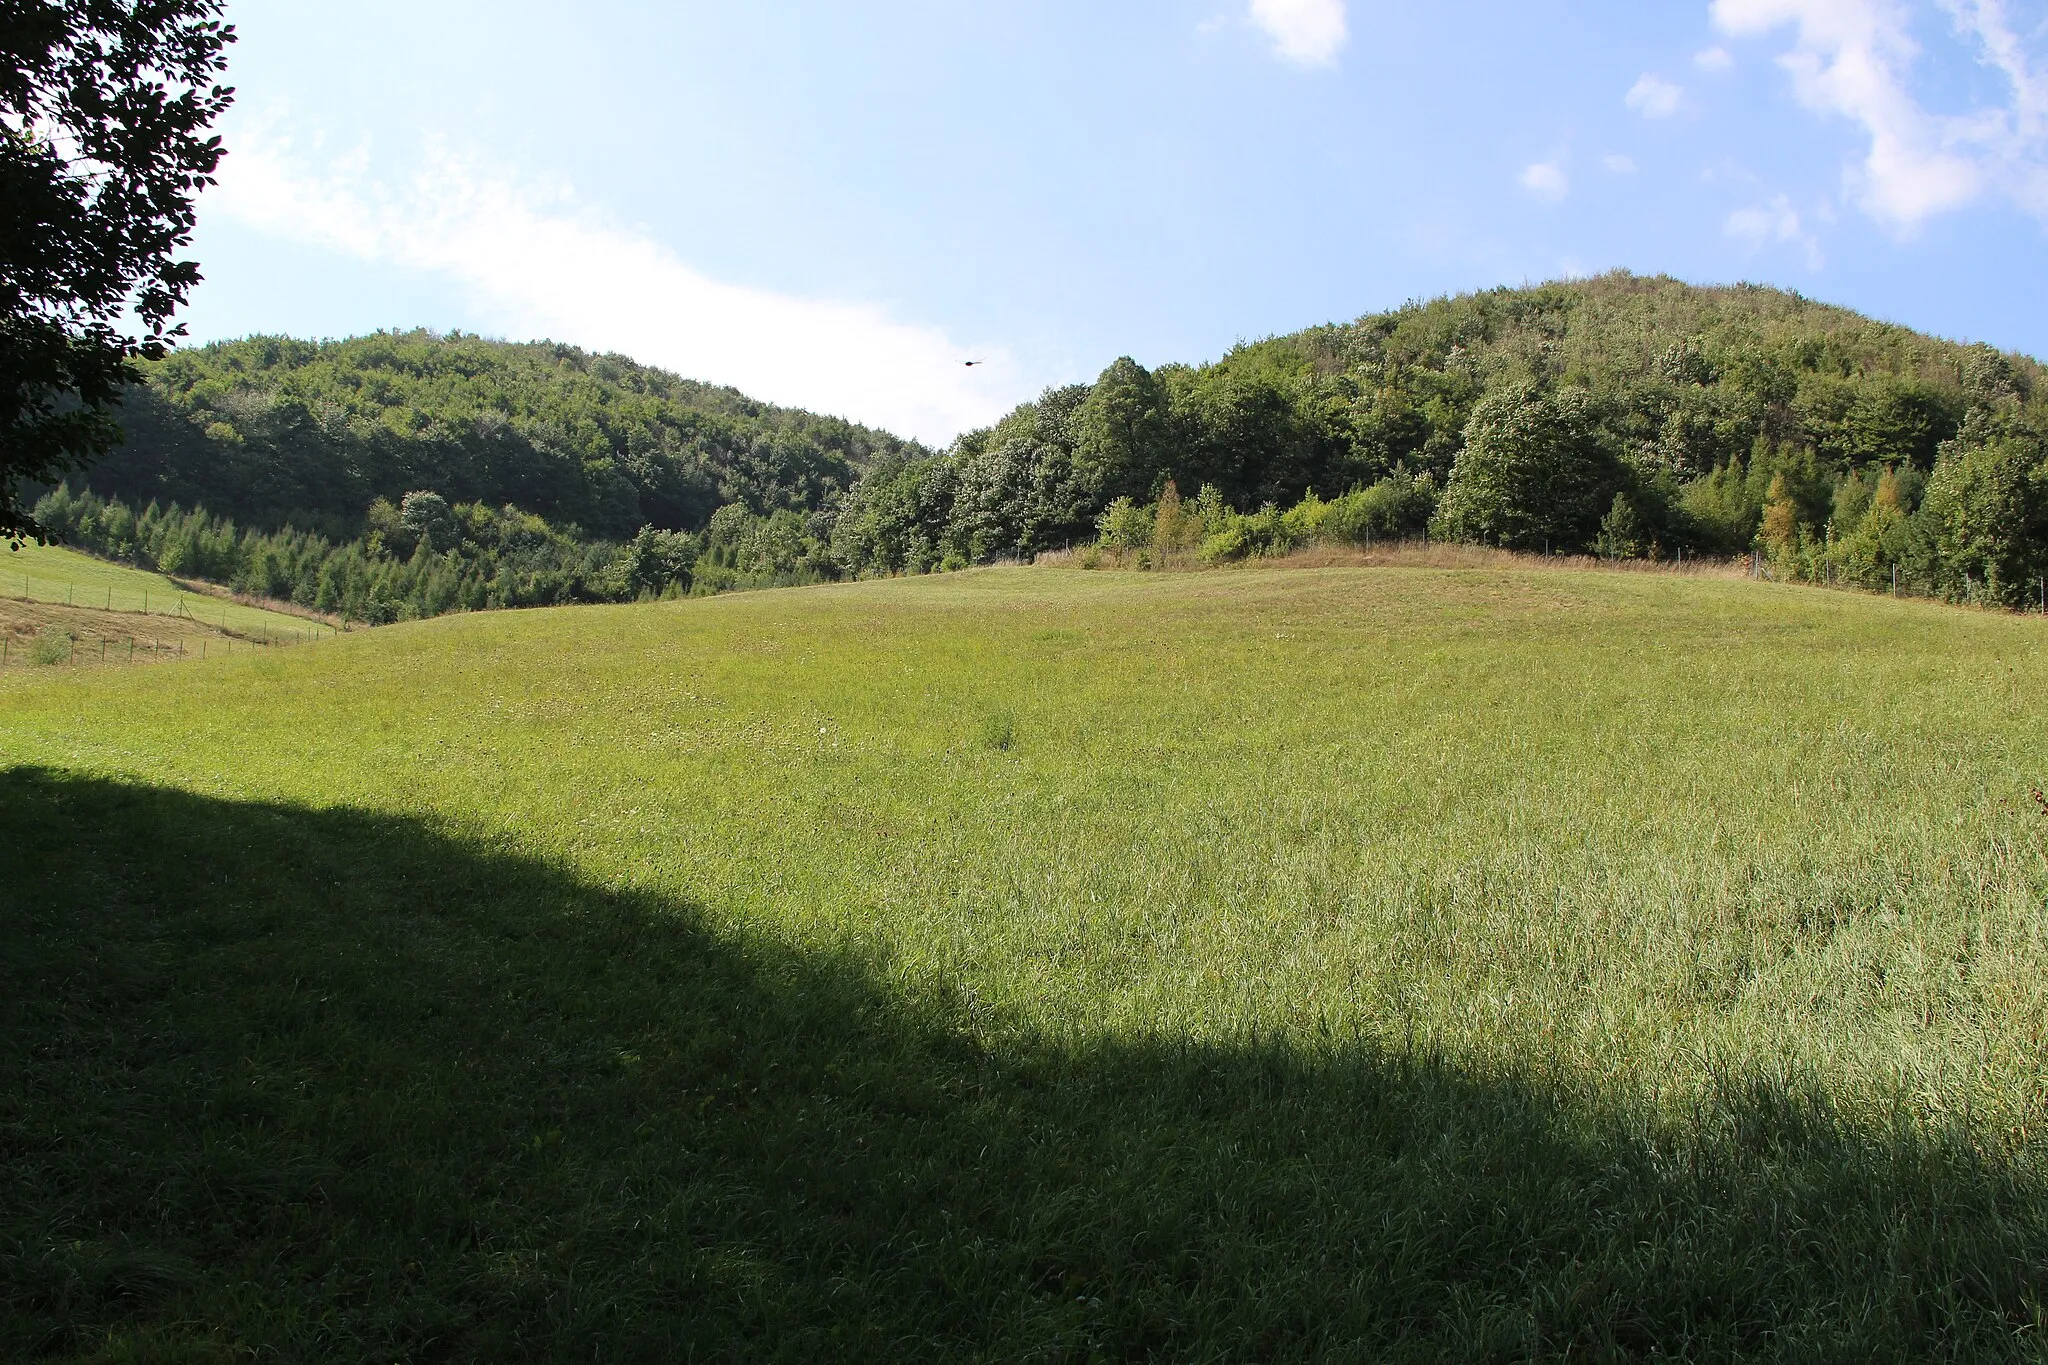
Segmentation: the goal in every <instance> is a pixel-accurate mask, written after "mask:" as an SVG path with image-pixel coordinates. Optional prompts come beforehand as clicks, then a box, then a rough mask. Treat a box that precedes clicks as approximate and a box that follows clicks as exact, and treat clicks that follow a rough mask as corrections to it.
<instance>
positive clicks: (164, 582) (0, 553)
mask: <svg viewBox="0 0 2048 1365" xmlns="http://www.w3.org/2000/svg"><path fill="white" fill-rule="evenodd" d="M0 597H15V598H22V599H25V600H28V601H32V602H48V603H53V604H61V605H64V606H71V607H88V608H97V609H99V610H101V611H117V612H137V613H146V614H148V615H152V616H178V617H184V618H188V619H192V620H196V621H202V622H204V623H205V624H207V625H209V626H214V627H217V628H219V629H221V630H223V631H228V632H232V633H234V634H236V635H241V636H244V637H248V638H255V639H263V640H266V641H275V642H278V643H284V642H288V641H296V640H314V639H324V638H325V637H326V636H328V635H331V634H333V633H334V628H333V627H332V626H330V625H328V624H327V623H326V622H324V621H316V620H310V619H308V618H306V617H303V616H295V615H292V614H291V613H289V612H283V611H269V610H266V609H264V608H262V607H255V606H250V605H248V604H247V603H244V602H237V601H233V600H231V599H229V598H227V597H224V596H219V595H216V594H213V593H206V592H195V591H193V590H192V589H190V588H188V587H186V586H185V585H183V584H181V583H178V582H177V581H176V580H174V579H171V578H167V577H165V576H164V575H163V574H160V573H152V572H149V571H148V570H145V569H137V568H133V567H131V566H129V565H126V564H115V563H111V562H109V561H107V560H104V559H96V558H94V557H93V556H91V555H86V554H80V553H79V552H78V551H76V550H67V549H65V548H64V547H63V546H61V545H38V544H36V543H34V542H33V541H30V542H27V543H25V544H22V545H20V546H18V547H15V548H14V549H12V550H9V549H6V548H4V547H0Z"/></svg>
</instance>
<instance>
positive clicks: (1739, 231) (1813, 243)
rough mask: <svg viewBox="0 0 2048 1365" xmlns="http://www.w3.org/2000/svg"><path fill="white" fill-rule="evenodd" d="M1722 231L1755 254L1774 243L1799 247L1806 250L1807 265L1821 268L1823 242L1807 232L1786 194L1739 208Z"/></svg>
mask: <svg viewBox="0 0 2048 1365" xmlns="http://www.w3.org/2000/svg"><path fill="white" fill-rule="evenodd" d="M1722 231H1723V232H1725V233H1726V234H1727V235H1728V236H1730V237H1733V238H1734V239H1735V240H1736V241H1738V242H1741V243H1742V244H1743V245H1745V246H1747V247H1748V248H1749V249H1750V251H1751V252H1752V253H1755V252H1758V251H1762V250H1763V249H1764V248H1765V247H1767V246H1770V245H1772V244H1774V243H1776V244H1780V245H1783V244H1795V245H1797V246H1799V247H1801V248H1803V249H1804V251H1805V253H1806V263H1807V265H1809V266H1811V267H1812V268H1813V269H1815V270H1818V269H1820V266H1821V258H1820V243H1819V242H1818V241H1817V240H1815V239H1814V237H1813V236H1812V234H1810V233H1808V232H1807V231H1806V230H1805V227H1804V225H1803V224H1802V223H1801V222H1800V220H1799V213H1798V210H1796V209H1794V208H1793V207H1792V201H1791V200H1790V199H1788V198H1787V197H1786V196H1784V195H1782V194H1780V195H1774V196H1772V198H1771V200H1770V201H1769V202H1768V203H1764V204H1755V205H1752V206H1750V207H1749V208H1743V209H1737V210H1736V211H1735V212H1733V213H1731V214H1729V215H1728V221H1727V222H1725V223H1724V224H1722Z"/></svg>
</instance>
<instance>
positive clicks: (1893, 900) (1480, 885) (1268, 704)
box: [0, 570, 2048, 1359]
mask: <svg viewBox="0 0 2048 1365" xmlns="http://www.w3.org/2000/svg"><path fill="white" fill-rule="evenodd" d="M2042 629H2043V627H2042V623H2041V622H2039V621H2037V620H2027V619H2016V618H2010V617H2004V616H1989V615H1977V614H1970V613H1964V612H1958V611H1954V610H1949V609H1944V608H1939V607H1932V606H1928V605H1924V604H1917V603H1895V602H1892V601H1889V600H1884V599H1876V598H1864V597H1856V596H1848V595H1836V594H1830V593H1824V592H1818V591H1813V590H1799V589H1786V588H1777V587H1773V586H1770V585H1762V584H1752V583H1748V582H1740V581H1724V580H1699V579H1680V578H1663V577H1653V576H1647V575H1612V574H1599V573H1562V572H1552V573H1541V572H1507V571H1462V572H1437V571H1423V570H1407V571H1386V570H1377V571H1373V570H1368V571H1359V570H1328V571H1291V572H1280V571H1245V572H1231V573H1218V574H1204V575H1186V576H1176V575H1152V576H1124V575H1114V574H1082V573H1076V572H1062V571H1044V570H1040V571H997V572H985V573H975V574H967V575H958V576H952V577H948V578H945V579H929V580H910V581H898V582H888V583H872V584H849V585H839V586H832V587H826V588H820V589H808V590H801V591H793V592H781V593H763V594H752V595H744V596H736V597H730V598H721V599H713V600H705V601H693V602H687V603H680V604H667V605H660V606H650V607H632V608H582V609H575V610H569V611H559V612H534V613H518V614H495V615H479V616H470V617H460V618H452V619H448V620H444V621H439V622H433V623H427V624H423V625H418V626H400V627H394V628H390V629H387V630H382V631H377V632H373V633H370V634H367V635H360V636H352V637H346V638H344V639H341V640H339V641H336V642H335V643H333V644H332V645H330V646H327V647H324V648H322V649H321V650H317V651H293V652H290V653H288V654H284V655H278V656H262V657H257V658H251V659H246V660H230V661H226V662H224V663H216V664H208V665H205V666H198V667H184V668H178V669H163V670H139V671H133V672H125V671H124V672H121V673H110V674H102V675H97V676H89V677H85V678H77V679H71V680H66V681H64V682H62V683H48V682H40V683H38V682H31V681H28V680H24V679H22V678H20V677H16V678H13V679H8V680H4V681H0V755H4V760H5V762H6V764H7V765H8V768H7V770H6V772H5V774H4V776H0V846H5V847H8V848H11V849H21V850H25V853H24V855H23V858H22V862H21V870H20V871H19V872H11V873H10V875H9V876H8V877H7V879H6V880H5V882H4V883H0V934H4V935H5V945H4V949H0V1029H4V1033H0V1144H4V1151H5V1153H6V1161H5V1163H4V1168H0V1169H4V1170H5V1172H6V1174H5V1175H4V1176H0V1180H5V1181H6V1182H7V1183H6V1185H5V1187H4V1188H0V1292H4V1294H5V1298H4V1300H0V1313H4V1316H0V1345H4V1346H6V1347H7V1348H9V1349H11V1350H13V1351H14V1352H16V1353H20V1352H23V1351H26V1350H29V1349H31V1348H33V1349H39V1350H43V1351H47V1352H51V1353H54V1354H58V1355H64V1354H67V1353H68V1354H72V1355H76V1356H79V1357H83V1358H106V1359H123V1358H132V1357H149V1358H167V1357H168V1355H169V1354H170V1352H171V1351H172V1348H173V1346H174V1345H176V1346H182V1347H183V1348H184V1349H186V1350H188V1351H189V1352H190V1356H189V1358H192V1359H213V1358H216V1357H218V1358H226V1357H227V1356H228V1354H229V1348H230V1346H232V1345H236V1344H240V1345H245V1346H259V1345H269V1346H272V1347H274V1348H276V1349H278V1350H280V1351H282V1352H283V1353H284V1354H286V1355H293V1356H305V1355H321V1354H325V1355H330V1356H333V1357H335V1358H348V1359H354V1358H358V1357H359V1356H363V1355H365V1354H373V1353H377V1352H382V1353H383V1354H385V1355H388V1356H394V1357H396V1356H417V1357H420V1358H433V1357H436V1356H444V1355H445V1356H455V1357H460V1356H465V1355H469V1354H483V1355H488V1356H492V1357H495V1358H521V1357H556V1358H568V1357H571V1356H575V1357H578V1358H605V1359H613V1358H649V1359H659V1358H673V1357H674V1356H675V1355H676V1354H679V1353H681V1352H682V1351H683V1350H684V1349H685V1348H688V1347H691V1346H695V1347H697V1348H700V1349H706V1350H712V1351H723V1350H728V1349H732V1348H733V1347H734V1344H735V1343H736V1342H739V1341H746V1342H748V1343H749V1345H750V1349H751V1351H752V1352H753V1353H755V1354H760V1355H782V1356H790V1357H802V1356H816V1355H820V1354H822V1355H826V1356H834V1357H849V1358H850V1357H858V1356H862V1355H866V1356H870V1357H872V1356H875V1355H878V1354H882V1353H887V1354H892V1355H959V1354H986V1355H988V1356H990V1357H995V1358H1025V1357H1031V1358H1040V1357H1044V1358H1077V1359H1080V1358H1087V1357H1088V1356H1090V1355H1091V1354H1106V1355H1113V1356H1130V1355H1142V1354H1144V1353H1146V1352H1156V1353H1161V1354H1165V1355H1169V1356H1172V1357H1174V1358H1178V1359H1189V1358H1206V1357H1216V1356H1220V1355H1224V1354H1235V1355H1248V1354H1253V1353H1257V1354H1261V1355H1268V1356H1286V1355H1297V1354H1316V1353H1318V1352H1329V1351H1341V1352H1343V1353H1351V1352H1354V1351H1355V1352H1356V1353H1358V1354H1360V1355H1363V1356H1368V1357H1379V1358H1389V1357H1396V1356H1401V1355H1404V1354H1407V1355H1412V1356H1414V1357H1415V1358H1438V1357H1440V1356H1444V1355H1449V1356H1463V1357H1468V1358H1475V1359H1479V1358H1501V1357H1507V1356H1515V1355H1523V1354H1537V1355H1543V1354H1560V1353H1563V1352H1565V1351H1566V1350H1567V1349H1576V1350H1578V1351H1580V1352H1582V1353H1591V1354H1595V1355H1599V1354H1642V1353H1645V1352H1648V1351H1650V1350H1652V1349H1658V1350H1662V1351H1664V1352H1667V1353H1673V1354H1692V1355H1709V1356H1711V1355H1717V1354H1725V1353H1729V1352H1734V1351H1746V1352H1753V1353H1760V1354H1765V1355H1781V1356H1786V1357H1800V1358H1843V1359H1850V1358H1855V1359H1867V1358H1870V1357H1871V1356H1873V1355H1906V1354H1913V1355H1919V1356H1929V1355H1932V1356H1939V1355H1942V1354H1947V1353H1952V1354H1955V1355H1958V1356H1962V1355H1976V1356H1984V1355H1999V1354H2006V1353H2010V1354H2016V1355H2036V1354H2039V1353H2040V1351H2041V1349H2042V1348H2041V1342H2040V1338H2039V1337H2038V1336H2037V1335H2036V1334H2035V1330H2034V1329H2035V1328H2036V1326H2037V1325H2038V1318H2039V1314H2040V1311H2041V1307H2040V1306H2041V1302H2042V1293H2043V1290H2044V1289H2048V1283H2044V1280H2048V1181H2044V1176H2048V1172H2044V1171H2043V1169H2042V1166H2041V1156H2042V1153H2043V1150H2044V1149H2043V1146H2042V1143H2043V1138H2044V1134H2043V1131H2042V1127H2043V1119H2044V1115H2043V1113H2042V1081H2041V1076H2042V1068H2041V1062H2042V1055H2041V1040H2042V1029H2043V1025H2044V1023H2048V994H2044V981H2048V975H2044V972H2043V968H2044V967H2048V940H2044V936H2043V930H2044V912H2043V910H2042V901H2043V894H2044V890H2048V867H2044V861H2043V847H2044V845H2043V839H2044V834H2048V818H2044V816H2043V814H2042V812H2041V810H2040V809H2038V808H2037V807H2036V805H2035V802H2034V799H2033V798H2032V797H2031V796H2030V795H2029V788H2030V787H2031V786H2032V784H2034V783H2035V782H2037V781H2039V780H2040V779H2041V759H2040V755H2041V753H2042V752H2043V741H2044V739H2048V735H2044V733H2043V732H2044V728H2048V727H2044V718H2043V715H2042V712H2041V709H2040V706H2039V702H2038V698H2039V697H2040V696H2041V695H2043V685H2044V683H2048V655H2044V653H2043V651H2042V649H2041V639H2042ZM1005 735H1008V736H1009V737H1010V739H1011V742H1010V745H1009V747H1007V748H1004V747H1001V742H1002V740H1003V738H1004V736H1005Z"/></svg>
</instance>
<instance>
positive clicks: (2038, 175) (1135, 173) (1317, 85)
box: [186, 0, 2048, 442]
mask: <svg viewBox="0 0 2048 1365" xmlns="http://www.w3.org/2000/svg"><path fill="white" fill-rule="evenodd" d="M229 13H230V17H231V18H232V20H233V21H234V22H235V23H236V24H237V26H238V28H239V30H240V33H241V41H240V43H239V44H238V45H237V47H236V48H235V50H234V52H233V59H232V60H233V67H232V77H231V79H232V80H233V82H234V83H235V84H236V86H237V87H238V88H239V91H240V97H239V102H238V105H237V107H236V109H235V111H234V112H233V114H232V115H230V117H229V120H228V121H227V123H226V125H225V126H224V128H223V129H222V131H223V134H224V136H225V138H226V141H227V145H228V147H229V158H228V160H227V161H226V162H225V163H224V166H223V171H222V177H221V181H222V183H221V185H220V186H219V187H218V188H217V189H215V190H213V191H210V192H209V193H208V195H207V196H206V198H205V199H204V201H203V202H202V205H201V213H200V229H199V233H198V237H197V240H196V242H195V245H194V251H193V254H194V255H195V256H197V258H198V259H199V260H200V262H201V264H202V267H203V269H204V270H205V273H206V275H207V282H206V283H205V284H204V285H202V286H201V287H200V289H199V290H198V292H197V293H196V294H195V297H194V300H193V304H192V307H191V309H190V310H189V312H188V313H187V315H186V321H187V322H188V324H189V326H190V328H191V332H192V335H193V337H194V338H195V339H198V340H209V339H214V338H220V337H230V336H240V335H245V334H247V333H250V332H256V331H263V332H285V333H292V334H296V335H302V336H341V335H347V334H352V333H357V332H363V331H368V330H372V329H375V328H379V327H412V326H429V327H436V328H443V329H452V328H461V329H463V330H467V331H477V332H482V333H484V334H486V335H491V336H504V337H511V338H519V339H524V338H529V337H541V336H547V337H553V338H555V339H558V340H564V341H570V342H574V343H576V344H579V345H583V346H588V347H591V348H593V349H598V350H615V351H620V352H623V353H625V354H628V355H631V356H634V357H635V358H638V359H641V360H645V361H648V362H650V363H654V364H659V365H663V366H666V367H668V368H671V369H675V370H677V371H679V372H681V373H684V374H687V375H690V376H692V377H696V378H704V379H711V380H716V381H719V382H724V383H732V384H737V385H739V386H740V387H742V388H744V389H746V390H747V391H749V392H751V393H754V394H756V395H758V396H760V397H764V398H769V399H773V400H776V401H780V402H788V403H796V404H802V405H805V406H810V407H815V408H818V409H821V410H824V411H830V412H837V413H842V414H844V415H847V416H851V417H854V418H856V419H859V420H863V421H868V422H873V423H876V424H879V425H883V426H888V427H890V428H892V429H895V430H898V431H901V432H904V433H905V434H911V435H916V436H920V437H922V438H924V439H926V440H930V441H934V442H942V441H944V440H946V439H947V438H949V437H950V436H952V435H953V434H954V433H956V432H957V431H959V430H961V429H963V428H965V427H968V426H972V425H978V424H981V423H985V422H988V421H990V420H993V419H994V418H995V417H997V416H1000V415H1001V413H1002V412H1004V411H1005V410H1007V409H1008V407H1009V406H1010V405H1011V404H1013V403H1015V402H1016V401H1018V400H1019V399H1022V398H1025V397H1029V396H1031V395H1032V394H1034V393H1036V392H1037V391H1038V390H1039V389H1040V388H1042V387H1043V386H1045V385H1046V384H1050V383H1063V382H1069V381H1073V380H1081V379H1088V378H1092V377H1093V376H1094V375H1095V374H1096V372H1098V371H1099V370H1100V369H1101V368H1102V367H1103V366H1104V365H1105V364H1107V363H1108V362H1109V361H1110V360H1112V359H1114V358H1115V357H1116V356H1118V355H1120V354H1130V355H1133V356H1136V357H1137V358H1138V359H1139V360H1141V361H1143V362H1144V363H1146V364H1149V365H1156V364H1159V363H1161V362H1165V361H1169V360H1190V361H1193V360H1202V359H1207V358H1212V357H1214V356H1216V355H1218V354H1220V353H1222V352H1223V351H1225V350H1227V349H1228V348H1229V347H1230V345H1231V344H1232V343H1233V342H1234V341H1236V340H1238V339H1241V338H1253V337H1258V336H1263V335H1268V334H1271V333H1275V332H1284V331H1291V330H1294V329H1296V328H1299V327H1303V326H1307V325H1311V324H1314V323H1318V322H1325V321H1331V320H1347V319H1350V318H1353V317H1356V316H1358V315H1360V314H1362V313H1367V312H1373V311H1378V310H1380V309H1384V308H1388V307H1392V306H1395V305H1398V304H1399V303H1401V302H1402V301H1403V300H1406V299H1409V298H1419V297H1427V296H1431V295H1435V294H1440V293H1445V292H1455V291H1460V290H1465V289H1473V288H1484V287H1488V286H1491V285H1495V284H1518V283H1521V282H1524V281H1533V280H1542V279H1551V278H1556V277H1559V276H1563V275H1572V274H1582V273H1590V272H1596V271H1599V270H1604V269H1608V268H1610V267H1615V266H1623V267H1627V268H1629V269H1631V270H1636V271H1640V272H1659V271H1661V272H1668V273H1670V274H1674V275H1678V276H1681V277H1683V278H1686V279H1691V280H1696V281H1702V282H1709V281H1730V280H1739V279H1747V280H1757V281H1762V282H1766V283H1771V284H1777V285H1783V286H1787V287H1790V288H1796V289H1799V290H1801V291H1802V292H1804V293H1807V294H1809V295H1812V296H1814V297H1818V298H1823V299H1827V300H1830V301H1834V302H1840V303H1844V304H1848V305H1850V306H1852V307H1856V308H1859V309H1862V310H1864V311H1867V312H1870V313H1873V314H1876V315H1878V316H1880V317H1884V318H1888V319H1892V320H1895V321H1898V322H1903V323H1906V324H1908V325H1910V326H1914V327H1919V328H1923V329H1926V330H1930V331H1934V332H1938V333H1941V334H1944V335H1949V336H1956V337H1962V338H1966V339H1970V340H1982V341H1988V342H1991V343H1993V344H1994V345H1998V346H2001V347H2006V348H2011V349H2017V350H2024V351H2028V352H2031V353H2033V354H2036V355H2048V3H2044V0H2031V3H2022V0H1663V2H1661V3H1656V4H1644V3H1641V0H1637V3H1633V4H1620V3H1611V4H1610V3H1603V2H1601V0H1578V2H1577V3H1565V2H1564V0H1522V2H1521V3H1505V2H1504V0H1435V2H1434V3H1430V4H1426V5H1419V4H1413V3H1392V2H1391V0H1116V3H1110V4H1105V3H1102V0H1088V2H1087V3H1080V2H1075V3H1068V2H1067V0H1041V2H1040V3H1022V2H1021V0H1018V2H1014V3H1012V2H1010V0H862V2H861V3H859V4H854V3H850V2H846V0H842V2H841V3H824V2H823V0H787V2H786V3H784V2H780V0H752V2H751V3H748V4H745V5H733V4H730V3H725V4H711V3H693V2H692V0H664V2H663V3H642V2H641V0H603V2H601V3H579V4H570V5H564V4H561V3H559V0H556V2H555V3H539V2H538V0H488V3H485V2H483V0H410V2H409V3H403V4H400V3H394V2H393V0H351V3H349V4H347V5H341V4H333V3H328V4H317V5H315V4H307V3H305V0H230V7H229ZM965 359H985V360H987V361H988V363H987V364H986V365H984V366H980V367H976V368H973V369H969V368H967V367H965V366H963V365H961V364H960V361H962V360H965Z"/></svg>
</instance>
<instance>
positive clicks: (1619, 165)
mask: <svg viewBox="0 0 2048 1365" xmlns="http://www.w3.org/2000/svg"><path fill="white" fill-rule="evenodd" d="M1600 164H1601V165H1603V166H1605V167H1606V168H1607V169H1608V170H1610V171H1612V172H1613V173H1614V174H1616V175H1634V174H1635V173H1636V159H1635V158H1634V157H1632V156H1623V155H1622V154H1621V153H1620V152H1609V153H1608V154H1607V155H1606V156H1604V157H1602V158H1600Z"/></svg>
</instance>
